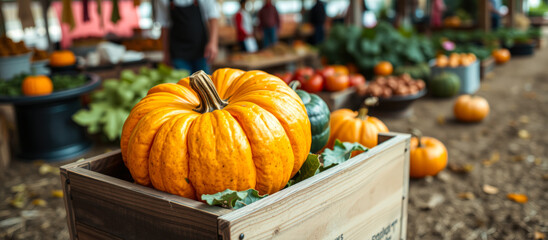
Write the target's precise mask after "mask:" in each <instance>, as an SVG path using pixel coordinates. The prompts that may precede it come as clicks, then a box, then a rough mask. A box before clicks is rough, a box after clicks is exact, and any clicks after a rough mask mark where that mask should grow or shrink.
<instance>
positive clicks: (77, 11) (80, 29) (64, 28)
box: [51, 0, 139, 48]
mask: <svg viewBox="0 0 548 240" xmlns="http://www.w3.org/2000/svg"><path fill="white" fill-rule="evenodd" d="M88 6H89V9H88V12H89V18H90V20H89V21H87V22H84V18H83V5H82V2H81V1H73V2H72V10H73V13H74V20H75V22H76V28H74V30H72V31H70V27H69V26H68V25H66V24H61V47H62V48H68V47H70V46H71V45H72V40H73V39H78V38H89V37H103V36H105V35H106V34H107V33H113V34H115V35H117V36H120V37H131V36H133V29H134V28H138V27H139V15H138V14H137V8H135V6H134V5H133V0H122V1H120V2H119V6H120V16H121V20H120V21H118V22H117V23H116V24H113V23H112V22H111V21H110V16H111V12H112V2H110V1H102V5H101V7H102V11H103V22H104V27H103V28H101V26H100V21H99V15H98V14H97V2H96V1H90V2H88ZM51 7H53V9H55V12H56V13H57V17H58V18H59V22H61V10H62V6H61V2H57V1H56V2H53V3H52V4H51Z"/></svg>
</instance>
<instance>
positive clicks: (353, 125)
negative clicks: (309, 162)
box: [327, 98, 388, 156]
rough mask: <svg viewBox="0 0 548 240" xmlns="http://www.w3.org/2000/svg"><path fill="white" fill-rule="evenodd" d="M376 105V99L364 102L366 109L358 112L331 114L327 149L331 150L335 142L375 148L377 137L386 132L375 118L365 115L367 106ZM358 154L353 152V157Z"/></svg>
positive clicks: (383, 126)
mask: <svg viewBox="0 0 548 240" xmlns="http://www.w3.org/2000/svg"><path fill="white" fill-rule="evenodd" d="M375 103H376V98H369V99H367V100H366V107H364V108H361V109H360V110H359V112H355V111H352V110H350V109H339V110H337V111H335V112H333V113H331V118H330V121H331V136H329V140H328V141H327V148H333V145H334V144H335V140H336V139H339V141H341V142H358V143H360V144H362V145H364V146H366V147H368V148H372V147H374V146H377V144H378V142H377V135H378V134H379V133H383V132H388V128H387V127H386V125H384V123H383V122H382V121H381V120H379V119H378V118H376V117H371V116H368V115H367V112H368V110H367V106H371V105H373V104H375ZM357 154H359V152H354V154H353V156H355V155H357Z"/></svg>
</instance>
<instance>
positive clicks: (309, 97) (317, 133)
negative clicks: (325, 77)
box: [289, 81, 331, 153]
mask: <svg viewBox="0 0 548 240" xmlns="http://www.w3.org/2000/svg"><path fill="white" fill-rule="evenodd" d="M299 85H300V83H299V82H298V81H293V82H291V83H290V84H289V87H291V88H292V89H293V90H294V91H295V92H296V93H297V95H299V97H300V98H301V100H302V101H303V103H304V106H305V107H306V113H307V114H308V119H309V120H310V127H311V133H312V146H311V147H310V152H312V153H316V152H318V151H320V150H322V149H323V148H324V147H325V145H326V144H327V140H329V133H330V128H329V115H330V113H331V112H330V111H329V107H327V104H326V103H325V102H324V101H323V100H322V99H321V98H320V97H318V95H316V94H310V93H308V92H306V91H302V90H298V89H297V88H298V86H299Z"/></svg>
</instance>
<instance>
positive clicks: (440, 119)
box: [436, 115, 445, 125]
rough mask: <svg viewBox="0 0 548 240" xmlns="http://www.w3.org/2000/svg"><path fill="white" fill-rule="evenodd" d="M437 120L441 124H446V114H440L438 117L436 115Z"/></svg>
mask: <svg viewBox="0 0 548 240" xmlns="http://www.w3.org/2000/svg"><path fill="white" fill-rule="evenodd" d="M436 121H437V122H438V124H439V125H444V124H445V116H443V115H438V117H436Z"/></svg>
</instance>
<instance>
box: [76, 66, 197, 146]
mask: <svg viewBox="0 0 548 240" xmlns="http://www.w3.org/2000/svg"><path fill="white" fill-rule="evenodd" d="M186 76H188V72H187V71H180V70H173V69H171V68H169V67H167V66H165V65H160V66H159V67H158V69H149V68H141V70H140V72H139V74H135V73H134V72H133V71H131V70H124V71H122V72H121V74H120V79H119V80H118V79H107V80H105V81H103V84H102V88H101V89H100V90H98V91H96V92H94V93H92V96H91V97H92V102H91V103H90V105H89V109H82V110H80V111H78V112H76V113H75V114H74V115H73V116H72V119H73V120H74V121H75V122H76V123H77V124H79V125H81V126H84V127H87V130H88V132H89V133H90V134H96V133H102V134H104V136H106V137H107V139H108V140H109V141H115V140H117V139H120V136H121V134H122V127H123V125H124V122H125V120H126V118H127V117H128V115H129V112H130V111H131V108H133V106H134V105H135V104H137V103H138V102H139V101H140V100H141V99H142V98H143V97H145V96H146V94H147V92H148V90H149V89H150V88H152V87H153V86H155V85H158V84H161V83H175V82H177V81H179V80H180V79H181V78H184V77H186Z"/></svg>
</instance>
